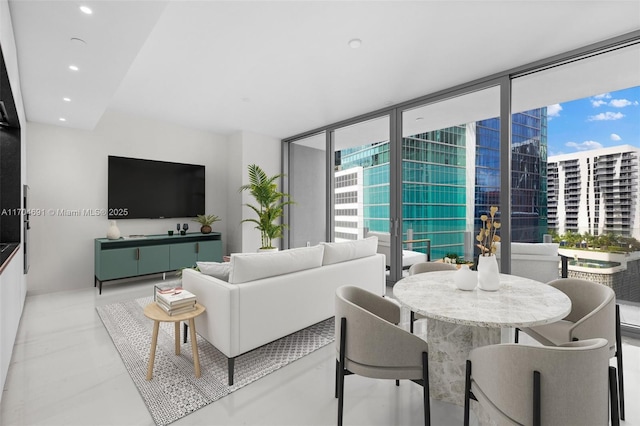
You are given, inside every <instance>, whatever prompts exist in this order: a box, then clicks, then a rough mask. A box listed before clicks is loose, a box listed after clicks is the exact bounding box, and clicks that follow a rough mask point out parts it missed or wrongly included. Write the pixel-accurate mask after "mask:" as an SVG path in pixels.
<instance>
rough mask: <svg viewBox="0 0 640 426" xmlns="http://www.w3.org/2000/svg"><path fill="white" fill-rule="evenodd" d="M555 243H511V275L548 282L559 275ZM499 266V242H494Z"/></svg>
mask: <svg viewBox="0 0 640 426" xmlns="http://www.w3.org/2000/svg"><path fill="white" fill-rule="evenodd" d="M558 247H559V244H557V243H511V275H517V276H519V277H525V278H531V279H532V280H536V281H540V282H543V283H548V282H549V281H552V280H556V279H558V278H559V277H560V271H559V270H560V260H561V258H560V255H558ZM496 249H497V250H496V259H497V260H498V266H500V254H501V253H500V243H497V244H496Z"/></svg>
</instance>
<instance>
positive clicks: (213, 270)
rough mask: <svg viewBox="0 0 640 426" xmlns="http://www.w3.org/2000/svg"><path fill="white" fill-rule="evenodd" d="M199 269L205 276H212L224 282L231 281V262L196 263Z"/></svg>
mask: <svg viewBox="0 0 640 426" xmlns="http://www.w3.org/2000/svg"><path fill="white" fill-rule="evenodd" d="M196 265H198V269H200V272H202V273H203V274H205V275H211V276H212V277H215V278H217V279H219V280H222V281H229V271H230V270H231V265H230V263H229V262H222V263H218V262H196Z"/></svg>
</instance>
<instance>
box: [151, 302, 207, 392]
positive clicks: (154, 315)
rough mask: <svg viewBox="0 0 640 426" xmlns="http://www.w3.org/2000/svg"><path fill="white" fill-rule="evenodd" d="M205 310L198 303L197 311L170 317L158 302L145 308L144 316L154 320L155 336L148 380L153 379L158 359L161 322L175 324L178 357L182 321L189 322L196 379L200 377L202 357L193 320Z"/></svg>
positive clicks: (152, 339) (152, 342)
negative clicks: (199, 352)
mask: <svg viewBox="0 0 640 426" xmlns="http://www.w3.org/2000/svg"><path fill="white" fill-rule="evenodd" d="M205 309H206V308H205V307H204V306H202V305H201V304H199V303H196V309H195V310H193V311H191V312H185V313H183V314H178V315H169V314H167V313H166V312H165V311H163V310H162V308H161V307H160V306H158V305H157V304H156V302H152V303H149V304H148V305H147V306H146V307H145V308H144V315H145V316H146V317H147V318H149V319H151V320H153V336H152V337H151V353H150V355H149V366H148V367H147V380H151V378H152V377H153V363H154V361H155V357H156V345H157V343H158V330H159V329H160V322H172V323H174V324H175V347H176V355H180V323H181V322H182V321H188V322H189V329H190V330H191V351H192V352H193V367H194V369H195V373H196V377H200V356H199V355H198V343H197V341H196V324H195V321H194V320H193V319H194V318H195V317H197V316H198V315H200V314H202V313H203V312H204V311H205Z"/></svg>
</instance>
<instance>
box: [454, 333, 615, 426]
mask: <svg viewBox="0 0 640 426" xmlns="http://www.w3.org/2000/svg"><path fill="white" fill-rule="evenodd" d="M612 368H613V367H609V344H608V342H607V341H606V340H605V339H589V340H581V341H578V342H568V343H565V344H563V345H560V346H530V345H518V344H513V343H511V344H509V343H506V344H499V345H490V346H483V347H480V348H476V349H473V350H472V351H471V352H470V353H469V359H468V360H467V366H466V380H465V404H464V425H465V426H468V425H469V411H470V406H471V401H472V400H474V401H477V402H478V404H480V406H481V408H482V410H483V411H484V412H485V413H486V414H487V415H488V416H489V417H490V418H491V420H492V421H493V422H495V423H496V424H499V425H533V426H538V425H548V426H554V425H558V426H560V425H562V426H571V425H575V426H578V425H580V426H583V425H594V426H595V425H603V426H604V425H608V424H609V417H608V406H609V399H610V400H611V407H612V410H611V416H610V418H611V424H612V425H614V426H617V425H619V423H620V422H619V419H618V413H617V410H616V409H615V408H616V405H615V393H616V385H615V379H616V375H615V372H614V371H612V370H611V369H612ZM612 382H613V383H612ZM607 394H609V398H608V397H607Z"/></svg>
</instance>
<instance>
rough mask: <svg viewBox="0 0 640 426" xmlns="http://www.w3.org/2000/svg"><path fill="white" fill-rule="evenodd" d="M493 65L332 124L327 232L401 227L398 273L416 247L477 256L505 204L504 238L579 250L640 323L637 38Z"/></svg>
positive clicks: (591, 273) (575, 263) (576, 268)
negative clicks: (488, 74) (480, 232)
mask: <svg viewBox="0 0 640 426" xmlns="http://www.w3.org/2000/svg"><path fill="white" fill-rule="evenodd" d="M494 77H495V78H492V79H486V80H483V81H480V82H478V81H476V82H474V83H473V84H472V83H469V84H468V85H460V86H457V87H454V88H451V89H450V90H449V91H442V92H439V93H437V94H433V95H427V96H425V97H423V98H420V99H419V100H415V101H413V102H406V103H403V104H401V105H396V106H391V107H389V108H388V110H387V111H386V113H388V115H384V116H383V117H382V118H371V117H374V116H369V117H370V119H368V120H360V121H358V120H355V119H354V120H353V121H352V122H349V121H346V122H348V123H349V125H340V126H339V128H337V129H336V128H334V127H332V126H329V127H327V131H328V132H329V134H330V135H331V137H330V138H328V140H330V141H332V143H333V144H334V145H335V147H334V148H333V149H334V155H333V156H326V159H325V161H326V164H325V170H326V174H327V175H326V177H325V181H326V182H329V179H331V180H332V181H331V185H327V186H328V187H330V188H331V190H332V191H333V192H334V194H333V197H332V198H327V199H328V200H330V201H331V202H333V203H335V210H333V211H330V210H331V209H329V213H327V217H325V224H327V225H326V229H328V230H329V231H328V232H327V235H330V236H331V238H332V239H335V240H340V239H353V238H363V237H366V235H367V233H371V232H378V233H381V234H387V235H390V236H391V240H393V241H392V243H391V244H390V250H391V255H390V258H391V259H388V262H387V264H388V265H389V264H391V265H390V280H391V281H395V280H397V279H400V278H401V277H402V273H403V271H406V268H407V267H408V266H409V265H410V264H411V260H410V259H411V255H414V254H415V255H425V256H426V255H428V254H430V255H431V258H432V259H433V260H435V259H438V258H441V257H444V256H447V255H453V256H454V257H459V258H463V259H465V260H472V259H473V258H474V257H475V255H477V251H476V250H475V234H476V233H477V229H478V227H479V225H480V222H479V217H480V215H482V214H485V213H486V212H487V211H488V210H489V208H490V207H491V206H501V211H500V212H499V214H501V215H508V220H507V217H504V218H502V219H501V220H502V222H503V224H505V223H506V224H507V225H508V226H507V227H506V229H504V228H503V229H502V231H503V232H502V234H503V235H501V236H502V238H503V241H507V242H509V243H510V242H511V241H513V242H531V243H538V242H542V241H544V240H548V239H549V238H553V239H554V240H555V241H557V242H558V244H559V245H560V250H561V254H565V255H568V254H567V253H563V251H565V250H570V249H571V250H574V251H576V250H577V251H579V252H577V253H574V252H571V256H570V257H571V259H572V261H571V262H570V266H569V269H570V273H573V274H574V276H580V277H584V278H588V279H595V280H598V282H602V283H604V284H606V285H608V286H610V287H612V288H613V289H614V290H615V291H616V296H617V298H618V301H619V302H620V303H622V304H624V309H623V310H622V317H623V318H622V320H623V322H625V323H626V324H629V325H635V326H640V242H638V240H640V44H638V41H637V37H636V38H633V37H630V38H628V39H622V38H621V39H619V40H611V41H609V42H606V43H605V42H603V43H599V44H598V45H593V46H589V47H585V48H583V49H578V50H576V51H573V52H568V53H567V54H565V55H559V56H557V57H554V58H550V59H548V60H546V61H540V62H539V63H536V64H530V65H527V66H523V67H520V68H519V69H515V70H511V71H505V72H504V73H503V74H501V75H500V76H494ZM380 114H382V113H380ZM579 114H582V116H581V118H580V119H576V118H575V117H576V116H577V115H579ZM572 116H573V117H574V118H573V127H568V126H567V125H564V124H563V123H566V122H567V119H568V118H569V117H572ZM325 139H327V138H326V137H325ZM291 145H292V146H293V145H294V144H291ZM329 175H330V176H329ZM293 178H294V177H292V179H293ZM507 191H508V192H507ZM505 193H509V197H508V199H505V197H504V194H505ZM325 208H326V205H325ZM292 223H293V222H292ZM292 232H293V233H295V232H296V231H295V230H292ZM301 241H302V240H301ZM503 250H505V251H506V254H508V253H510V246H509V245H506V246H504V247H503ZM601 252H604V253H606V254H602V253H601ZM615 256H619V257H621V258H620V259H618V258H617V257H616V258H615V259H614V257H615ZM503 259H506V260H504V262H503V263H501V266H502V267H503V271H504V270H505V269H504V267H505V266H507V269H506V270H510V268H509V265H510V259H509V256H503ZM394 260H395V263H397V265H394ZM596 269H597V271H596Z"/></svg>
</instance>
